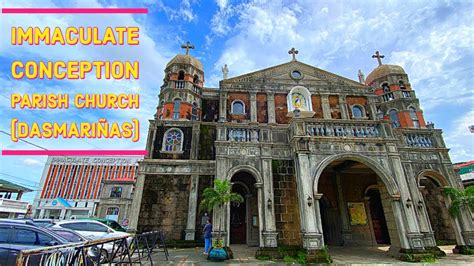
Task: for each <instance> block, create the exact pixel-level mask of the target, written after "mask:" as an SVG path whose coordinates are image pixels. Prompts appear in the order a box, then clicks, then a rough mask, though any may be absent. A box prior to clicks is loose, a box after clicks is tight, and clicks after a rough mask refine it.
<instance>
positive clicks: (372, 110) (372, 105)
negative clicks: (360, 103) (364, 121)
mask: <svg viewBox="0 0 474 266" xmlns="http://www.w3.org/2000/svg"><path fill="white" fill-rule="evenodd" d="M367 103H368V104H367V105H368V108H369V117H370V119H371V120H378V118H377V107H376V103H377V96H376V95H374V96H369V97H368V98H367Z"/></svg>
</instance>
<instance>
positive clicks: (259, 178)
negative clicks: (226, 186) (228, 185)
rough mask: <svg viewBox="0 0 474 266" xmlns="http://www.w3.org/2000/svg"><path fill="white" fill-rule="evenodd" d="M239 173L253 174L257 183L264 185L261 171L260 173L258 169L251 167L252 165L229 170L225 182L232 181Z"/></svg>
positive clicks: (238, 166)
mask: <svg viewBox="0 0 474 266" xmlns="http://www.w3.org/2000/svg"><path fill="white" fill-rule="evenodd" d="M238 172H247V173H249V174H251V175H252V176H253V177H254V178H255V182H256V183H260V184H263V178H262V176H261V175H260V171H258V169H257V168H255V167H253V166H251V165H237V166H234V167H232V168H231V169H229V171H228V172H227V176H226V178H225V180H229V181H230V180H231V179H232V177H233V176H234V175H235V174H237V173H238Z"/></svg>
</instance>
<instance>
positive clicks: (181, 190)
mask: <svg viewBox="0 0 474 266" xmlns="http://www.w3.org/2000/svg"><path fill="white" fill-rule="evenodd" d="M190 181H191V180H190V176H177V175H174V176H169V175H168V176H162V175H146V176H145V184H144V186H143V197H142V202H141V207H140V215H139V217H138V231H140V232H145V231H151V230H163V231H164V232H165V234H166V238H167V239H173V240H179V239H184V230H185V229H186V222H187V218H188V199H189V189H190V187H189V186H190Z"/></svg>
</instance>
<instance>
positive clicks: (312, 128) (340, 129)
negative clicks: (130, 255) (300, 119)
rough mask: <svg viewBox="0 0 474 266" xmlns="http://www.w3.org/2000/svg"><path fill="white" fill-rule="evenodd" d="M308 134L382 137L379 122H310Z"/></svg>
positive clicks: (307, 125) (307, 127)
mask: <svg viewBox="0 0 474 266" xmlns="http://www.w3.org/2000/svg"><path fill="white" fill-rule="evenodd" d="M306 135H308V136H313V137H343V138H344V137H346V138H379V137H382V134H381V133H380V127H379V124H377V123H363V124H358V123H344V124H342V123H341V124H338V123H334V122H310V123H306Z"/></svg>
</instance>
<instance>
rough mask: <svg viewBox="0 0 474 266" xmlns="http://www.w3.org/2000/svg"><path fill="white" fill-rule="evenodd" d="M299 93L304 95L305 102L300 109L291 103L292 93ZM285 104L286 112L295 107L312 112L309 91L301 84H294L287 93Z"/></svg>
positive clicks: (291, 110)
mask: <svg viewBox="0 0 474 266" xmlns="http://www.w3.org/2000/svg"><path fill="white" fill-rule="evenodd" d="M295 93H296V94H301V95H302V96H303V97H304V100H305V103H304V107H305V108H306V109H305V108H303V109H301V107H295V106H294V105H293V99H292V97H293V94H295ZM287 106H288V112H293V111H294V110H295V109H296V108H298V109H301V111H307V112H312V111H313V103H312V99H311V93H310V92H309V90H308V89H307V88H306V87H303V86H295V87H293V88H292V89H291V90H290V92H289V93H288V95H287Z"/></svg>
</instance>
